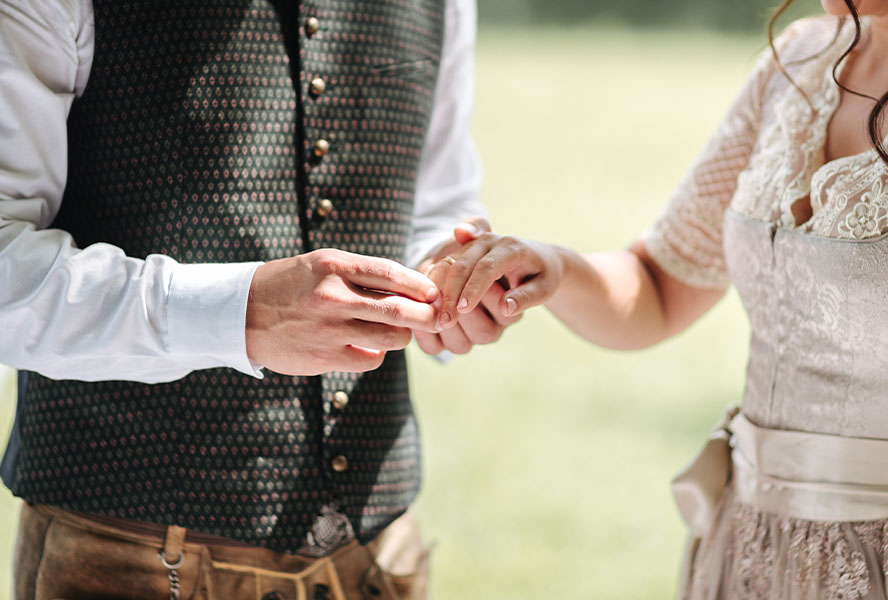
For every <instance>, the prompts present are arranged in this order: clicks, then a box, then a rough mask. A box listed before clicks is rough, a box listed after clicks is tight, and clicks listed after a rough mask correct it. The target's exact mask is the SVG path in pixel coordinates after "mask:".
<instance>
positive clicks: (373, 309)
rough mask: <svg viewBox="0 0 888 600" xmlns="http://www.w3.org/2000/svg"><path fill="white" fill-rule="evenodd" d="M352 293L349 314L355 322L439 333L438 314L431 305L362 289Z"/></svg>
mask: <svg viewBox="0 0 888 600" xmlns="http://www.w3.org/2000/svg"><path fill="white" fill-rule="evenodd" d="M436 289H437V288H436ZM352 291H353V292H354V294H353V296H352V301H351V302H349V303H348V307H347V311H348V314H349V316H351V317H352V318H354V319H360V320H362V321H369V322H372V323H382V324H384V325H394V326H395V327H404V328H407V329H417V330H420V331H429V332H434V331H436V330H437V321H438V311H437V310H436V309H435V307H434V306H432V305H431V304H426V303H425V302H416V301H414V300H411V299H410V298H405V297H403V296H390V295H388V294H381V293H379V292H374V291H371V290H365V289H360V288H353V290H352Z"/></svg>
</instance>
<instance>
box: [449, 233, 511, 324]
mask: <svg viewBox="0 0 888 600" xmlns="http://www.w3.org/2000/svg"><path fill="white" fill-rule="evenodd" d="M523 260H525V257H524V256H523V254H522V253H520V252H518V251H516V249H515V248H514V247H512V246H511V245H507V244H502V243H498V244H497V245H495V246H494V247H493V248H491V250H490V252H488V253H487V255H486V256H484V257H483V258H482V259H480V260H479V261H478V262H477V264H476V265H475V267H474V269H472V272H471V273H470V274H469V276H468V277H467V278H466V280H465V281H464V282H463V286H462V289H461V290H459V291H457V292H456V293H457V294H459V300H457V301H456V302H457V306H458V307H459V308H458V309H459V310H460V311H461V312H465V311H469V310H473V309H474V308H475V307H476V306H477V305H478V303H479V302H480V301H481V298H483V297H484V294H486V293H487V291H488V290H489V289H490V288H491V286H493V285H494V284H495V283H496V281H497V280H498V279H500V278H501V277H502V276H503V275H505V274H506V273H509V272H511V271H514V270H516V269H518V268H521V269H525V268H526V265H523V264H522V261H523ZM449 283H450V281H449V279H448V281H447V284H449ZM447 292H448V290H447V289H446V288H445V290H444V303H445V304H444V305H445V306H446V302H447ZM451 293H453V292H451Z"/></svg>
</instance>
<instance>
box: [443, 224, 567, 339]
mask: <svg viewBox="0 0 888 600" xmlns="http://www.w3.org/2000/svg"><path fill="white" fill-rule="evenodd" d="M564 270H565V264H564V257H563V256H562V249H561V248H559V247H558V246H554V245H551V244H545V243H542V242H533V241H528V240H522V239H519V238H515V237H510V236H500V235H497V234H494V233H489V232H488V233H482V234H480V235H479V236H478V237H477V238H475V239H474V240H471V241H469V240H468V239H466V243H465V244H464V245H463V246H462V247H461V248H459V249H458V250H456V251H454V252H452V253H450V255H448V256H447V257H445V259H442V260H439V261H438V262H436V263H435V264H434V265H433V266H432V268H431V269H430V270H429V271H428V277H429V278H430V279H431V280H432V281H434V282H435V283H437V284H438V286H439V288H441V290H442V304H441V307H440V314H439V317H438V328H439V329H442V330H445V329H449V328H450V327H452V326H453V324H454V323H455V322H456V321H457V320H458V319H459V318H460V316H461V315H464V314H466V313H470V312H471V311H473V310H474V309H475V308H476V307H477V306H478V304H479V303H480V302H481V301H482V299H485V297H487V298H489V297H490V294H491V290H495V289H497V288H498V289H502V290H504V291H503V293H501V294H499V298H498V303H497V305H496V306H495V307H489V310H492V311H496V312H498V313H499V315H497V316H498V317H501V318H509V319H511V318H515V317H517V316H519V315H520V314H521V313H522V312H524V311H525V310H527V309H528V308H531V307H532V306H536V305H538V304H542V303H544V302H545V301H546V300H548V299H549V298H550V297H552V295H553V294H554V293H555V292H556V290H557V289H558V286H559V284H560V282H561V279H562V278H563V276H564Z"/></svg>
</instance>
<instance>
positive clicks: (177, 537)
mask: <svg viewBox="0 0 888 600" xmlns="http://www.w3.org/2000/svg"><path fill="white" fill-rule="evenodd" d="M186 531H187V530H186V529H185V528H184V527H179V526H177V525H170V526H169V527H167V531H166V539H165V540H164V543H163V556H164V559H165V560H166V561H167V562H168V563H170V564H175V563H177V562H179V559H180V558H181V557H182V550H183V549H184V547H185V532H186Z"/></svg>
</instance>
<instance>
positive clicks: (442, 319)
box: [438, 312, 450, 325]
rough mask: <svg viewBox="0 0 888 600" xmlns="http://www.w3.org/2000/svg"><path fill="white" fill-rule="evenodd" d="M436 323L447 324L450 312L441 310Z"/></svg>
mask: <svg viewBox="0 0 888 600" xmlns="http://www.w3.org/2000/svg"><path fill="white" fill-rule="evenodd" d="M438 323H440V324H441V325H447V324H448V323H450V313H446V312H442V313H441V316H440V317H438Z"/></svg>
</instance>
